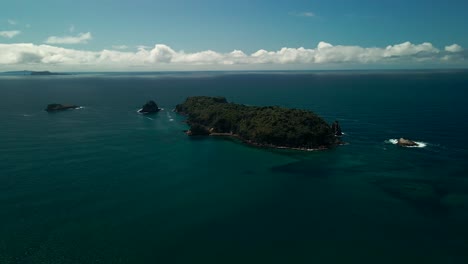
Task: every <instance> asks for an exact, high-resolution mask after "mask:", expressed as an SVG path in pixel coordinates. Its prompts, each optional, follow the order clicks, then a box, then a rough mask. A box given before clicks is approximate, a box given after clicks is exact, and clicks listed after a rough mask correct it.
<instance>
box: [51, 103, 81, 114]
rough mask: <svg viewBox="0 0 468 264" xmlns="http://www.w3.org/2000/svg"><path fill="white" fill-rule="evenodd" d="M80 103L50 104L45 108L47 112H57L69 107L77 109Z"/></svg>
mask: <svg viewBox="0 0 468 264" xmlns="http://www.w3.org/2000/svg"><path fill="white" fill-rule="evenodd" d="M78 107H79V106H78V105H63V104H48V105H47V108H46V109H45V110H46V111H47V112H57V111H63V110H68V109H76V108H78Z"/></svg>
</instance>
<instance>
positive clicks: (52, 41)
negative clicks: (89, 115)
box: [0, 0, 468, 70]
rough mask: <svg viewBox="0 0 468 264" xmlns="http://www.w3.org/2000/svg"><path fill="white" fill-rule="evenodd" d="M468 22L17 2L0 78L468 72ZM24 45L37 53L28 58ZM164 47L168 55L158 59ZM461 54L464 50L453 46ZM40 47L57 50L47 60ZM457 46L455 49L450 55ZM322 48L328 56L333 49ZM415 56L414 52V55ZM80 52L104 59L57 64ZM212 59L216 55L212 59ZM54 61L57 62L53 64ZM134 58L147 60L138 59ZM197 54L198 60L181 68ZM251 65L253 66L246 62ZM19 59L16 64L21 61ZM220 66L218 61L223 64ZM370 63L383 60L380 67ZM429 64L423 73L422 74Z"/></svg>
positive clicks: (274, 7)
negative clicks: (59, 71) (144, 72)
mask: <svg viewBox="0 0 468 264" xmlns="http://www.w3.org/2000/svg"><path fill="white" fill-rule="evenodd" d="M467 13H468V1H453V0H448V1H422V0H414V1H402V0H393V1H375V0H374V1H370V0H362V1H353V0H348V1H345V0H341V1H340V0H328V1H298V0H289V1H264V0H250V1H246V0H238V1H229V2H228V1H219V0H218V1H214V0H200V1H182V0H172V1H149V0H134V1H109V0H103V1H97V0H94V1H89V0H81V1H71V0H60V1H59V0H55V1H54V0H42V1H32V0H30V1H26V0H15V1H8V2H4V3H2V7H1V9H0V70H1V69H2V68H8V69H9V68H16V67H24V66H28V65H30V66H32V67H35V68H41V67H47V66H48V64H50V65H54V66H58V65H63V66H64V67H65V66H66V67H65V68H70V69H71V68H74V69H83V70H86V69H87V68H89V69H99V68H100V66H102V67H103V69H104V68H106V69H107V68H112V65H111V64H112V63H111V62H112V61H114V62H115V60H116V58H117V59H120V60H123V64H121V65H124V66H122V67H126V66H129V67H130V66H137V67H140V68H143V69H146V68H147V69H164V68H167V69H171V68H180V69H182V68H184V67H188V66H190V65H191V66H190V67H189V68H197V67H198V68H203V69H205V68H210V67H213V68H217V66H216V65H218V66H219V65H221V66H223V67H227V68H229V67H232V68H235V69H237V68H239V69H244V68H246V69H247V68H265V69H268V68H271V67H273V66H272V65H276V66H274V67H273V68H275V67H276V68H285V69H288V68H289V67H293V68H295V67H296V68H297V67H299V66H300V67H299V68H320V66H322V67H324V68H327V67H332V68H340V67H342V68H350V67H351V68H353V67H364V66H368V67H369V68H372V67H374V66H375V65H380V66H382V65H383V66H384V67H390V68H392V67H393V68H405V67H425V66H427V65H430V66H431V67H438V66H440V67H465V66H466V63H465V62H464V58H465V56H466V52H465V50H464V48H465V47H468V30H467V27H466V25H468V16H467V15H466V14H467ZM51 37H52V38H51ZM66 37H68V38H66ZM320 42H324V43H329V44H332V45H333V47H332V48H331V49H335V53H333V52H332V50H331V49H328V50H327V52H326V53H327V54H326V56H327V58H328V59H323V58H322V57H323V56H324V53H323V52H322V53H321V54H319V52H318V44H319V43H320ZM19 43H27V44H31V45H32V46H29V47H21V48H20V46H18V44H19ZM402 43H410V44H411V45H408V44H406V45H404V46H401V47H399V48H398V50H400V51H401V54H403V55H405V57H404V59H402V60H395V59H394V57H403V56H402V55H401V54H400V53H398V52H396V53H395V52H393V53H391V54H390V55H389V54H388V53H385V54H384V49H386V48H387V47H388V46H389V45H392V46H395V45H399V44H402ZM423 43H430V44H431V45H432V48H433V49H431V47H427V46H418V45H421V44H423ZM156 44H163V45H164V46H160V47H159V49H157V47H156V46H155V45H156ZM454 44H455V45H457V46H452V45H454ZM41 45H49V46H52V47H55V48H57V49H55V50H54V49H50V48H49V49H48V50H46V51H44V50H41ZM336 46H340V47H360V48H364V49H366V48H368V49H370V48H380V49H382V50H381V53H377V51H373V50H364V51H362V50H361V51H358V50H355V51H349V50H347V49H344V48H342V49H337V48H336ZM448 46H451V47H452V48H449V49H446V47H448ZM142 47H144V48H142ZM284 47H287V48H291V49H299V48H301V47H304V48H305V49H307V50H308V51H310V52H308V53H307V52H302V53H301V52H300V51H297V50H290V52H289V51H288V52H289V53H288V54H287V56H294V57H295V59H291V58H290V57H288V58H280V57H279V56H283V55H284V53H283V54H279V53H278V52H280V51H281V49H282V48H284ZM323 47H327V48H329V46H326V45H325V46H323ZM42 48H43V47H42ZM58 48H64V49H66V51H60V50H59V49H58ZM165 48H168V49H169V50H167V49H165ZM142 49H145V50H146V51H148V53H147V54H146V55H147V56H153V57H151V58H149V57H148V58H147V59H143V56H145V54H143V53H141V54H139V55H137V54H136V53H137V52H138V51H141V50H142ZM409 49H412V52H407V51H408V50H409ZM104 50H108V51H119V52H121V53H123V54H117V53H115V54H110V53H109V54H110V55H109V54H105V56H112V59H108V60H107V61H106V62H105V63H103V61H104V59H103V58H104V57H103V54H102V51H104ZM234 50H237V51H242V52H243V54H240V55H239V54H237V55H238V56H237V55H236V56H234V57H235V58H233V56H231V55H229V54H231V52H232V51H234ZM259 50H265V51H268V52H276V53H277V54H276V55H275V54H270V55H271V56H273V55H275V56H276V57H274V58H273V57H271V56H270V57H269V58H267V57H266V56H269V55H268V53H265V54H263V53H262V54H257V55H259V56H260V55H261V56H263V57H262V58H263V59H262V60H254V59H250V57H251V55H252V54H255V53H256V52H257V51H259ZM74 51H79V52H95V53H88V54H87V56H88V55H89V56H90V58H89V60H86V61H85V62H86V63H83V60H74V59H73V58H71V57H64V58H61V59H57V56H65V55H64V54H65V53H67V52H68V53H71V52H74ZM152 51H153V52H152ZM206 51H212V52H214V53H209V54H205V53H206ZM2 52H3V54H4V55H3V56H4V58H3V61H2V55H1V53H2ZM182 52H183V53H182ZM203 52H205V53H203ZM291 52H295V53H294V54H293V53H291ZM349 52H354V53H352V54H351V53H349ZM356 52H361V53H359V54H357V53H356ZM369 52H371V53H372V54H370V53H369ZM7 53H8V54H9V56H8V58H6V55H5V54H7ZM45 53H47V56H49V57H44V56H46V55H44V54H45ZM59 53H60V54H59ZM130 53H132V54H134V55H135V56H136V57H138V58H136V57H132V58H130V57H129V56H130ZM368 53H369V54H370V55H369V54H368ZM25 54H26V55H25ZM155 54H156V55H155ZM161 54H162V55H161ZM190 54H191V55H194V56H192V57H190V58H187V57H184V58H182V57H183V56H186V55H190ZM337 54H338V55H340V56H341V57H340V58H341V60H340V58H337V56H338V55H337ZM421 54H422V55H421ZM424 54H426V56H424ZM82 55H83V54H81V55H80V56H82ZM160 55H161V56H162V57H161V56H160ZM218 55H219V56H218ZM244 55H245V56H246V58H243V56H244ZM408 55H409V56H411V57H413V60H410V59H409V57H408ZM436 55H437V56H436ZM455 55H456V56H455ZM15 56H16V59H12V58H13V57H15ZM67 56H72V55H67ZM75 56H78V55H75ZM177 56H178V57H177ZM204 56H205V57H204ZM206 56H208V57H209V59H206V58H207V57H206ZM210 56H211V57H210ZM216 56H218V61H217V60H215V59H214V57H216ZM301 56H309V58H307V59H306V58H305V57H301ZM317 56H319V57H320V58H318V57H317ZM350 56H351V57H352V56H354V58H362V57H363V56H364V57H366V56H367V57H369V59H366V60H363V59H358V60H356V59H352V58H351V59H350ZM370 56H380V58H381V59H374V57H372V58H371V57H370ZM91 57H94V60H97V59H96V58H100V62H99V63H98V62H96V61H93V58H91ZM122 57H125V58H122ZM241 57H242V58H241ZM247 57H248V58H247ZM254 57H255V58H257V57H258V56H254ZM312 57H314V58H312ZM367 57H366V58H367ZM390 57H391V59H385V60H383V59H382V58H390ZM423 57H424V58H427V57H430V58H431V60H424V59H423ZM106 58H107V57H106ZM414 58H415V59H414ZM197 59H198V60H197ZM129 60H130V61H129ZM439 60H441V62H439ZM421 61H423V62H424V63H423V64H421ZM389 63H390V64H389ZM104 64H105V65H104ZM210 65H211V66H210ZM227 65H234V66H227ZM252 65H255V67H253V66H252ZM298 65H299V66H298ZM330 65H332V66H330ZM353 65H354V66H353ZM104 66H105V67H104Z"/></svg>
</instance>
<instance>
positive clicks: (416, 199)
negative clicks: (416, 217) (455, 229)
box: [373, 178, 449, 216]
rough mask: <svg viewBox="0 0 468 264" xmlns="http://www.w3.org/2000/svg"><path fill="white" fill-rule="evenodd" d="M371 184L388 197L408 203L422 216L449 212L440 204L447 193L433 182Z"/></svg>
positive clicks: (412, 181)
mask: <svg viewBox="0 0 468 264" xmlns="http://www.w3.org/2000/svg"><path fill="white" fill-rule="evenodd" d="M373 183H374V184H375V185H377V186H378V187H379V188H380V189H381V190H382V191H384V192H385V193H387V194H388V195H389V196H391V197H393V198H396V199H398V200H402V201H404V202H406V203H408V204H409V205H410V206H411V207H413V208H414V209H416V210H417V211H418V212H420V213H422V214H424V215H428V216H444V215H446V214H447V213H448V211H449V208H448V207H447V206H445V205H444V204H443V203H442V199H443V198H444V197H445V196H446V195H447V194H448V191H447V190H446V189H445V188H442V187H441V186H440V185H439V184H438V183H437V182H435V181H429V180H421V179H403V178H393V179H381V180H376V181H374V182H373Z"/></svg>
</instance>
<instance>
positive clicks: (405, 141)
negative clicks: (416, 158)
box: [397, 138, 418, 147]
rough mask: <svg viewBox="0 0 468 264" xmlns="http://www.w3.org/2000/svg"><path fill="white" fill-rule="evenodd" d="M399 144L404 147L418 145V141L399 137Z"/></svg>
mask: <svg viewBox="0 0 468 264" xmlns="http://www.w3.org/2000/svg"><path fill="white" fill-rule="evenodd" d="M397 145H398V146H402V147H416V146H418V143H416V142H414V141H411V140H409V139H404V138H400V139H398V142H397Z"/></svg>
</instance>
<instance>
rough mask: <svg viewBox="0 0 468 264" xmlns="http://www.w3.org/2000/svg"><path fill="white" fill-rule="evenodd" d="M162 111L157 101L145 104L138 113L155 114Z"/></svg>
mask: <svg viewBox="0 0 468 264" xmlns="http://www.w3.org/2000/svg"><path fill="white" fill-rule="evenodd" d="M159 111H161V108H159V107H158V105H157V104H156V102H155V101H153V100H150V101H148V102H146V104H144V105H143V106H142V107H141V109H140V110H138V113H140V114H153V113H157V112H159Z"/></svg>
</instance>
